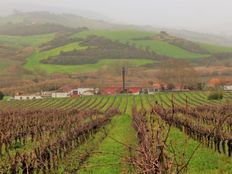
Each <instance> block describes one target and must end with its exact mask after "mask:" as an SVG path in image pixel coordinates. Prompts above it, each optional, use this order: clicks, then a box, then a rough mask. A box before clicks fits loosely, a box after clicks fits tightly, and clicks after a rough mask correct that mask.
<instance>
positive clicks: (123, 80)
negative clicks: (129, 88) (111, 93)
mask: <svg viewBox="0 0 232 174" xmlns="http://www.w3.org/2000/svg"><path fill="white" fill-rule="evenodd" d="M122 92H123V93H124V92H126V84H125V68H124V67H123V68H122Z"/></svg>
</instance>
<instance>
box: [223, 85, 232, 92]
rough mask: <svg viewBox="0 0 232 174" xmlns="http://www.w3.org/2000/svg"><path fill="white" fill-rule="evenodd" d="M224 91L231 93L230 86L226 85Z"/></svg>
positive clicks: (231, 86) (231, 87)
mask: <svg viewBox="0 0 232 174" xmlns="http://www.w3.org/2000/svg"><path fill="white" fill-rule="evenodd" d="M224 90H225V91H232V85H226V86H224Z"/></svg>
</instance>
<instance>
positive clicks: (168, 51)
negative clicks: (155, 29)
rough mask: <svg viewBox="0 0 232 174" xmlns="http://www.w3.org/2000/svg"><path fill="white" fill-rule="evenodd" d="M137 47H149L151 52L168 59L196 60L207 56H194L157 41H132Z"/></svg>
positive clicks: (194, 54)
mask: <svg viewBox="0 0 232 174" xmlns="http://www.w3.org/2000/svg"><path fill="white" fill-rule="evenodd" d="M133 43H135V44H136V46H137V47H140V48H145V47H149V48H150V49H151V50H152V51H154V52H156V53H158V54H160V55H164V56H169V57H174V58H182V59H196V58H203V57H207V55H202V54H196V53H192V52H190V51H187V50H184V49H182V48H179V47H176V46H174V45H171V44H169V43H167V42H164V41H159V40H140V41H133Z"/></svg>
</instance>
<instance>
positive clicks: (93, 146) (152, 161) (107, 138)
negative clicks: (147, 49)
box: [0, 92, 232, 174]
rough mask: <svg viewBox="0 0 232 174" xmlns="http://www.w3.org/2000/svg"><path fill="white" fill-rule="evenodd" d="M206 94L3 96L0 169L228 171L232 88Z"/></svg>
mask: <svg viewBox="0 0 232 174" xmlns="http://www.w3.org/2000/svg"><path fill="white" fill-rule="evenodd" d="M207 96H208V93H207V92H182V93H157V94H155V95H139V96H131V95H118V96H89V97H80V98H66V99H44V100H33V101H11V102H7V101H2V102H0V109H1V112H0V130H1V132H2V134H1V139H0V159H1V160H0V172H2V173H17V172H18V173H27V172H28V173H87V174H88V173H94V174H111V173H112V174H116V173H118V174H119V173H145V174H151V173H152V174H153V173H159V171H160V170H163V171H166V172H170V173H172V172H173V173H186V172H187V173H190V174H197V173H200V174H203V173H210V174H211V173H212V174H216V173H228V174H229V173H232V167H231V162H232V159H231V152H232V145H231V140H232V137H231V125H232V122H231V115H230V114H231V111H232V108H231V105H230V104H229V102H230V100H231V99H232V93H225V94H224V99H223V100H221V101H220V100H208V99H207ZM196 108H197V109H196ZM167 135H168V136H167ZM192 155H193V156H192ZM189 159H190V160H189ZM186 167H187V169H188V170H186Z"/></svg>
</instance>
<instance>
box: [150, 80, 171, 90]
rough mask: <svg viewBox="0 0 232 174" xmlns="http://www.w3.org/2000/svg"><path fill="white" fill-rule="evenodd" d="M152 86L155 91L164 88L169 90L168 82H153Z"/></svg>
mask: <svg viewBox="0 0 232 174" xmlns="http://www.w3.org/2000/svg"><path fill="white" fill-rule="evenodd" d="M152 87H153V89H154V90H155V91H162V90H167V88H168V84H167V83H159V82H157V83H153V85H152Z"/></svg>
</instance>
